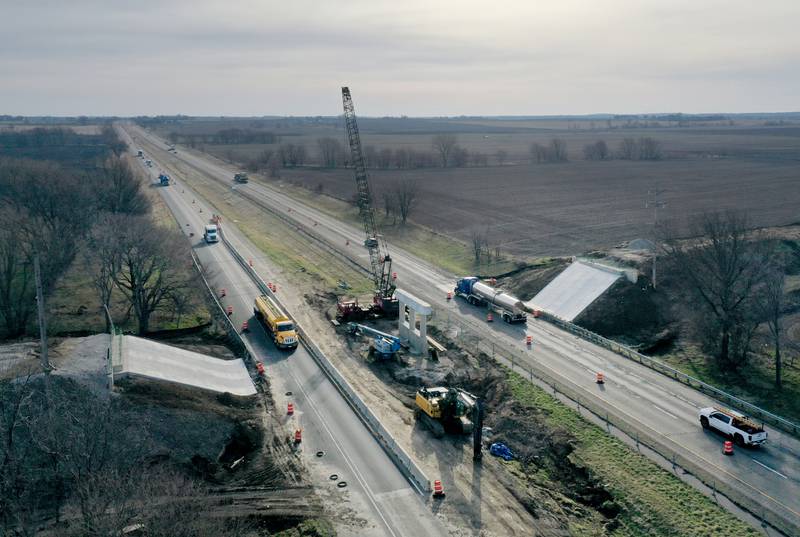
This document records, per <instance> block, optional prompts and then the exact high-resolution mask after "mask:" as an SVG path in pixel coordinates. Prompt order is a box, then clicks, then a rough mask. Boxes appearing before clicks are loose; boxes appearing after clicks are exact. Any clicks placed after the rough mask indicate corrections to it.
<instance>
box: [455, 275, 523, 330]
mask: <svg viewBox="0 0 800 537" xmlns="http://www.w3.org/2000/svg"><path fill="white" fill-rule="evenodd" d="M455 295H456V296H460V297H462V298H463V299H464V300H466V301H467V302H469V303H470V304H472V305H473V306H486V307H487V308H489V309H490V310H492V311H496V312H497V313H499V314H500V316H501V317H502V319H503V320H504V321H505V322H507V323H524V322H526V321H527V320H528V316H527V315H526V314H525V310H524V306H523V304H522V302H521V301H520V300H519V299H518V298H515V297H513V296H511V295H508V294H506V293H503V292H502V291H498V290H497V289H495V288H494V287H492V286H491V285H487V284H485V283H483V282H481V281H480V279H479V278H477V277H475V276H468V277H466V278H461V279H460V280H458V281H457V282H456V288H455Z"/></svg>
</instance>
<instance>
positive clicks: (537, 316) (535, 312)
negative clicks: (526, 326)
mask: <svg viewBox="0 0 800 537" xmlns="http://www.w3.org/2000/svg"><path fill="white" fill-rule="evenodd" d="M541 314H542V312H540V311H539V310H533V316H534V317H535V318H537V319H538V318H539V315H541Z"/></svg>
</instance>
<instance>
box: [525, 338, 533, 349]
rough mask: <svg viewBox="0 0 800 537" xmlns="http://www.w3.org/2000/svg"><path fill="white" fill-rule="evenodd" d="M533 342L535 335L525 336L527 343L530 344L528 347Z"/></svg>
mask: <svg viewBox="0 0 800 537" xmlns="http://www.w3.org/2000/svg"><path fill="white" fill-rule="evenodd" d="M532 343H533V337H531V336H525V344H526V345H528V347H530V346H531V344H532Z"/></svg>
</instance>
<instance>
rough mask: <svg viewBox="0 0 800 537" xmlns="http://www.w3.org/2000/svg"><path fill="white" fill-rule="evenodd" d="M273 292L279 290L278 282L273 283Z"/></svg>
mask: <svg viewBox="0 0 800 537" xmlns="http://www.w3.org/2000/svg"><path fill="white" fill-rule="evenodd" d="M272 292H273V293H277V292H278V284H277V283H273V284H272Z"/></svg>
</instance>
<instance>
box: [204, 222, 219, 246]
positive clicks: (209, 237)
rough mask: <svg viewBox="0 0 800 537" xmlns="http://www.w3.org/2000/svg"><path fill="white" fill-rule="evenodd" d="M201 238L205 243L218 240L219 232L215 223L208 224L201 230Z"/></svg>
mask: <svg viewBox="0 0 800 537" xmlns="http://www.w3.org/2000/svg"><path fill="white" fill-rule="evenodd" d="M203 238H204V239H205V240H206V242H207V243H209V244H211V243H212V242H219V233H218V232H217V226H216V225H215V224H208V225H207V226H206V227H205V230H204V231H203Z"/></svg>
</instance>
